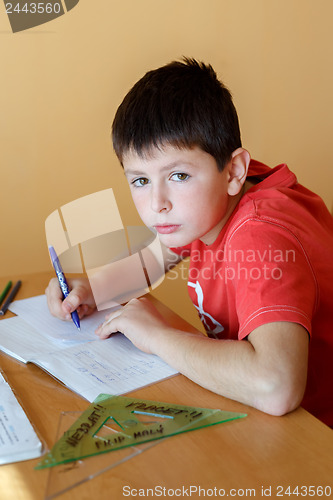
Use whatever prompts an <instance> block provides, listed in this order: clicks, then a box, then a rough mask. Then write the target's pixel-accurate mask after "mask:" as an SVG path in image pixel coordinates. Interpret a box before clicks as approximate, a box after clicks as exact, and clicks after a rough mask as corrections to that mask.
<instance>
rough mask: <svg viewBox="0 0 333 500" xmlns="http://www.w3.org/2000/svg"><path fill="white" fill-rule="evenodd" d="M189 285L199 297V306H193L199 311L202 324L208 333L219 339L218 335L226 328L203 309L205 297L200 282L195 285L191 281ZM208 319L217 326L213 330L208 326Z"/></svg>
mask: <svg viewBox="0 0 333 500" xmlns="http://www.w3.org/2000/svg"><path fill="white" fill-rule="evenodd" d="M187 285H188V286H190V287H192V288H194V291H195V293H196V296H197V302H198V305H197V306H196V305H195V304H193V305H194V307H195V308H196V309H197V311H198V313H199V316H200V319H201V322H202V324H203V325H204V327H205V329H206V331H207V332H209V333H211V334H212V335H213V336H214V337H215V338H218V333H221V332H223V330H224V327H223V326H222V325H221V323H219V322H218V321H216V319H214V318H213V316H211V315H210V314H208V313H207V312H205V310H204V308H203V299H204V296H203V291H202V288H201V285H200V283H199V281H195V282H194V283H193V282H191V281H188V282H187ZM206 318H207V319H208V318H209V319H210V321H211V322H212V323H213V325H215V326H214V328H213V329H212V328H211V326H210V325H208V323H207V320H206Z"/></svg>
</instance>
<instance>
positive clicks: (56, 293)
mask: <svg viewBox="0 0 333 500" xmlns="http://www.w3.org/2000/svg"><path fill="white" fill-rule="evenodd" d="M113 144H114V149H115V152H116V154H117V156H118V158H119V160H120V162H121V164H122V166H123V168H124V172H125V175H126V178H127V180H128V182H129V186H130V189H131V194H132V197H133V200H134V203H135V205H136V208H137V210H138V212H139V215H140V216H141V218H142V220H143V222H144V223H145V224H146V225H147V226H149V227H152V228H154V229H155V230H156V231H157V233H158V234H159V238H160V241H161V243H162V244H163V245H165V247H166V248H167V249H171V250H168V251H166V256H167V257H166V269H169V268H170V267H169V264H170V263H171V262H172V263H173V264H174V263H175V262H176V261H179V260H180V259H181V258H183V257H184V256H187V255H190V256H191V264H190V270H189V281H188V287H189V294H190V296H191V298H192V300H193V303H194V305H195V307H196V308H197V309H198V311H199V314H200V317H201V319H202V321H203V323H204V326H205V328H206V330H207V333H208V336H204V335H202V334H201V335H193V334H190V333H186V332H182V331H178V330H176V329H173V328H171V327H170V326H169V325H168V324H167V323H166V321H165V320H164V319H163V318H162V317H161V316H160V315H159V313H158V312H157V311H156V309H155V308H154V307H153V306H152V304H151V303H150V302H149V301H148V300H147V299H145V298H142V299H134V300H131V301H130V302H129V303H128V304H127V305H126V306H125V307H124V308H123V309H121V310H119V311H116V312H115V313H113V314H111V315H110V316H109V318H108V321H106V322H105V323H104V324H103V325H100V327H99V328H98V329H97V331H96V333H97V335H99V336H100V337H101V338H106V337H108V336H109V335H110V334H111V333H112V332H116V331H121V332H122V333H123V334H124V335H126V336H127V337H128V338H129V339H130V340H131V341H132V342H133V343H134V344H135V345H136V346H137V347H139V348H140V349H142V350H144V351H146V352H150V353H154V354H157V355H158V356H160V357H161V358H163V359H164V360H165V361H166V362H167V363H169V364H170V365H172V366H173V367H174V368H176V369H177V370H179V371H180V372H181V373H183V374H184V375H186V376H187V377H189V378H190V379H192V380H193V381H195V382H196V383H198V384H200V385H202V386H203V387H206V388H207V389H210V390H212V391H214V392H216V393H218V394H222V395H223V396H226V397H229V398H232V399H235V400H238V401H240V402H243V403H245V404H249V405H252V406H254V407H256V408H258V409H260V410H262V411H264V412H267V413H270V414H272V415H283V414H285V413H287V412H290V411H292V410H293V409H295V408H297V407H298V406H299V405H300V404H302V405H303V406H304V407H305V408H306V409H308V410H309V411H311V412H312V413H313V414H314V415H316V416H317V417H318V418H320V419H321V420H323V421H324V422H326V423H327V424H328V425H333V408H332V402H333V392H332V383H331V382H332V366H333V363H332V352H333V333H332V328H331V325H332V320H331V318H330V315H331V311H332V309H333V300H332V298H333V293H332V292H333V290H332V283H333V268H332V265H331V258H332V255H333V222H332V217H331V216H330V214H329V212H328V211H327V209H326V207H325V205H324V203H323V202H322V201H321V200H320V198H319V197H318V196H316V195H315V194H313V193H311V192H310V191H308V190H307V189H305V188H304V187H302V186H301V185H299V184H298V183H297V179H296V177H295V176H294V174H292V173H291V172H290V170H289V169H288V167H287V166H286V165H279V166H278V167H276V168H274V169H270V168H268V167H266V166H265V165H263V164H261V163H259V162H256V161H253V160H251V159H250V155H249V153H248V152H247V151H246V150H245V149H244V148H242V144H241V139H240V131H239V125H238V118H237V113H236V110H235V108H234V105H233V103H232V99H231V95H230V93H229V91H228V90H227V89H226V88H225V87H224V85H223V84H222V83H221V82H220V81H219V80H218V79H217V77H216V74H215V72H214V70H213V69H212V67H211V66H207V65H205V64H203V63H199V62H197V61H195V60H193V59H184V61H182V62H173V63H170V64H168V65H166V66H164V67H161V68H159V69H157V70H154V71H150V72H148V73H147V74H146V75H145V76H144V77H143V78H142V79H141V80H139V81H138V82H137V83H136V84H135V85H134V87H133V88H132V89H131V91H130V92H129V93H128V94H127V96H126V97H125V99H124V101H123V102H122V104H121V105H120V107H119V108H118V111H117V113H116V116H115V119H114V123H113ZM72 287H73V290H72V292H71V294H70V295H69V297H68V298H67V299H66V300H64V301H63V302H62V298H61V292H60V290H59V287H58V284H57V281H56V280H52V281H51V282H50V285H49V287H48V289H47V290H46V294H47V297H48V303H49V307H50V310H51V312H52V314H54V315H56V316H58V317H60V318H63V319H69V318H70V316H69V313H70V312H71V311H73V310H75V309H77V308H78V307H79V314H80V316H81V317H83V316H84V315H86V314H90V312H91V311H92V310H93V308H94V299H93V296H92V293H91V290H90V288H89V285H88V283H87V282H84V281H83V280H79V281H74V282H73V283H72Z"/></svg>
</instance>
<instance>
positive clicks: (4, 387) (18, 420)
mask: <svg viewBox="0 0 333 500" xmlns="http://www.w3.org/2000/svg"><path fill="white" fill-rule="evenodd" d="M42 448H43V446H42V443H41V441H40V440H39V438H38V436H37V434H36V433H35V431H34V428H33V427H32V425H31V423H30V422H29V420H28V418H27V416H26V414H25V413H24V411H23V408H22V407H21V405H20V404H19V402H18V401H17V399H16V397H15V395H14V394H13V392H12V390H11V388H10V386H9V385H8V384H7V382H6V380H5V379H4V378H3V376H2V374H1V373H0V465H3V464H8V463H12V462H19V461H22V460H28V459H31V458H37V457H39V456H40V455H41V454H42Z"/></svg>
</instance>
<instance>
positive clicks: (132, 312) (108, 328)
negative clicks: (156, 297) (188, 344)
mask: <svg viewBox="0 0 333 500" xmlns="http://www.w3.org/2000/svg"><path fill="white" fill-rule="evenodd" d="M168 328H169V325H168V324H167V322H166V321H165V320H164V318H163V317H162V316H161V314H160V313H159V312H158V311H157V309H156V308H155V306H154V305H153V304H152V303H151V302H150V301H149V300H148V299H146V298H145V297H142V298H140V299H132V300H130V301H129V302H128V303H127V304H126V306H124V307H122V308H121V309H118V310H117V311H115V312H113V313H111V314H108V315H107V316H106V321H105V322H104V323H102V324H101V325H99V327H98V328H97V330H96V331H95V333H96V335H98V336H99V337H100V338H101V339H106V338H107V337H109V336H110V335H111V334H112V333H115V332H121V333H123V334H124V335H125V336H126V337H127V338H128V339H129V340H130V341H131V342H132V343H133V344H134V345H135V346H136V347H138V348H139V349H141V350H142V351H144V352H147V353H149V354H154V353H155V349H154V345H155V344H156V341H157V338H158V337H159V335H161V333H162V334H163V330H165V329H168Z"/></svg>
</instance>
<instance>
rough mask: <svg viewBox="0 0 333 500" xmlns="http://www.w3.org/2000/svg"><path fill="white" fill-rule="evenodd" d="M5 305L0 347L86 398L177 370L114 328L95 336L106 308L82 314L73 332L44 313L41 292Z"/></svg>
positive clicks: (131, 387) (68, 324) (122, 390)
mask: <svg viewBox="0 0 333 500" xmlns="http://www.w3.org/2000/svg"><path fill="white" fill-rule="evenodd" d="M10 309H11V311H13V312H14V313H16V314H17V316H16V317H13V318H9V319H5V320H1V321H0V350H1V351H3V352H5V353H6V354H8V355H9V356H12V357H14V358H15V359H17V360H18V361H21V362H23V363H29V362H30V363H34V364H36V365H38V366H39V367H41V368H42V369H43V370H45V371H47V372H48V373H50V374H51V375H52V376H53V377H55V378H56V379H58V380H59V381H61V382H62V383H63V384H65V385H66V386H67V387H68V388H69V389H71V390H72V391H74V392H76V393H78V394H80V395H81V396H82V397H84V398H85V399H87V400H88V401H90V402H92V401H93V400H94V399H95V398H96V397H97V396H98V395H99V394H101V393H106V394H111V395H120V394H124V393H127V392H130V391H133V390H135V389H138V388H140V387H143V386H145V385H149V384H152V383H154V382H158V381H160V380H162V379H165V378H167V377H170V376H172V375H175V374H176V373H177V371H176V370H174V369H173V368H171V367H170V366H169V365H167V364H166V363H165V362H164V361H162V360H161V359H160V358H159V357H158V356H155V355H152V354H146V353H144V352H142V351H140V350H139V349H137V348H136V347H135V346H134V345H133V344H132V343H131V342H130V341H129V340H128V339H127V338H126V337H125V336H124V335H122V334H120V333H117V334H114V335H112V336H111V337H110V338H108V339H106V340H100V339H99V338H98V337H96V335H95V334H94V330H95V328H96V327H97V326H98V325H99V324H100V323H101V322H102V321H103V319H104V317H105V314H107V312H108V311H101V312H96V313H95V314H93V315H91V316H90V317H88V318H86V319H83V320H82V321H81V332H78V331H77V329H76V327H75V326H74V324H73V323H72V322H63V321H61V320H58V319H56V318H53V317H52V316H51V315H50V313H49V311H48V308H47V303H46V298H45V296H44V295H40V296H37V297H32V298H29V299H24V300H20V301H15V302H13V303H12V304H11V306H10Z"/></svg>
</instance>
